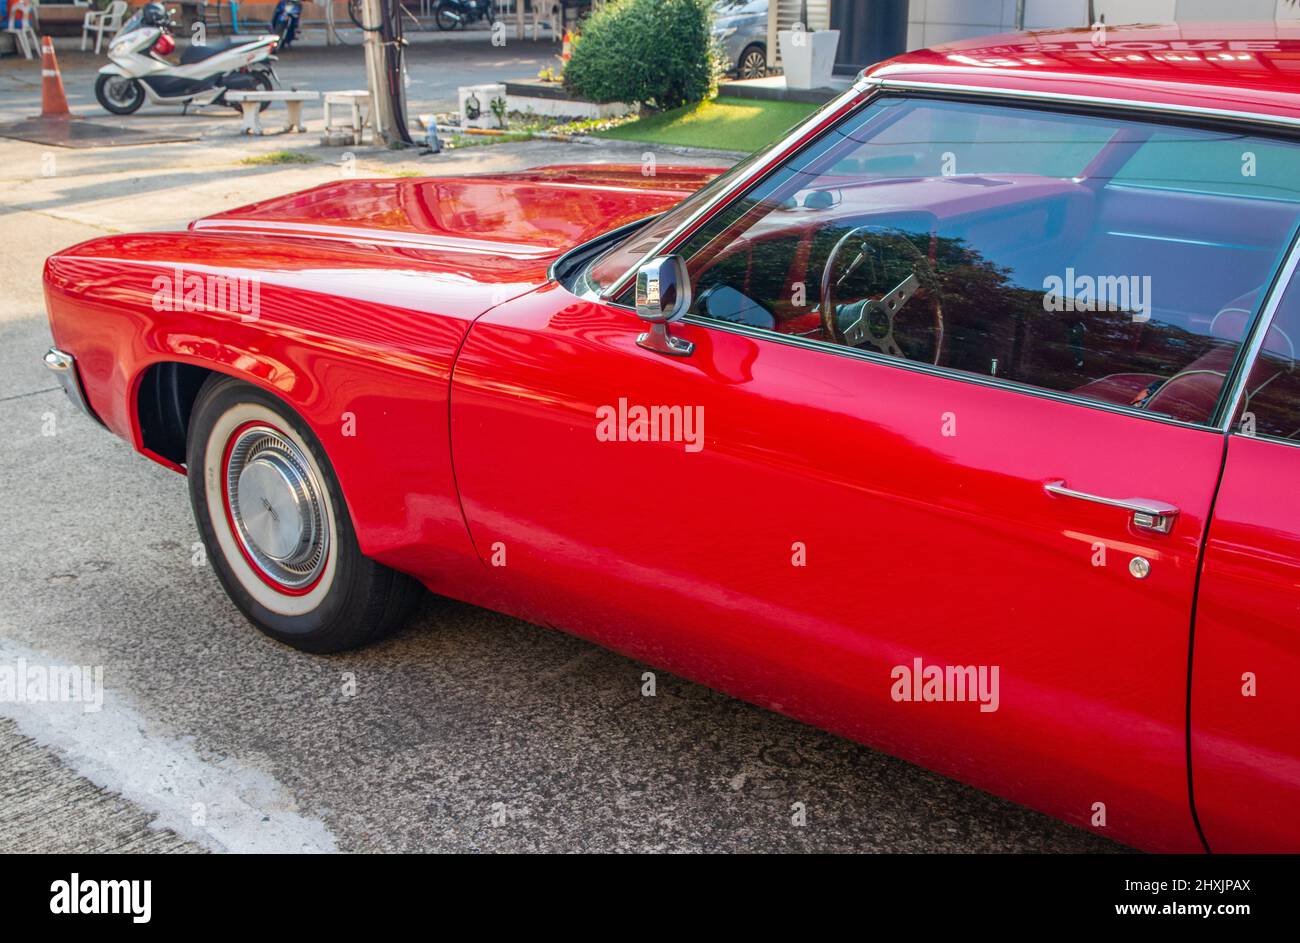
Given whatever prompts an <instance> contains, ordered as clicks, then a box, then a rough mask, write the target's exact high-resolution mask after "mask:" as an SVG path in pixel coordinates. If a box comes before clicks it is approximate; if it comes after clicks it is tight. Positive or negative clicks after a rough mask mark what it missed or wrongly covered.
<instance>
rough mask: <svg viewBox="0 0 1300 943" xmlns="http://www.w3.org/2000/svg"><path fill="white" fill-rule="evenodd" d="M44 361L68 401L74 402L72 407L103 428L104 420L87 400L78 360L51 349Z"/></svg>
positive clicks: (55, 348)
mask: <svg viewBox="0 0 1300 943" xmlns="http://www.w3.org/2000/svg"><path fill="white" fill-rule="evenodd" d="M44 359H45V366H46V367H48V368H49V370H50V372H51V373H53V374H54V376H55V377H56V378H57V379H58V381H59V386H61V387H62V388H63V392H64V393H66V394H67V397H68V399H70V400H72V405H73V406H76V407H77V408H78V409H79V410H81V411H82V412H83V413H85V414H86V415H87V416H89V417H90V418H91V419H93V420H95V422H97V423H99V424H100V425H101V426H102V425H103V424H104V422H103V420H102V419H100V418H99V417H98V416H96V415H95V411H94V410H93V409H91V408H90V401H89V400H87V399H86V391H85V389H84V388H83V387H82V385H81V376H80V374H79V373H78V372H77V360H76V358H75V357H73V356H72V354H69V353H65V352H64V351H62V350H59V348H57V347H51V348H50V349H49V350H47V351H46V352H45V358H44Z"/></svg>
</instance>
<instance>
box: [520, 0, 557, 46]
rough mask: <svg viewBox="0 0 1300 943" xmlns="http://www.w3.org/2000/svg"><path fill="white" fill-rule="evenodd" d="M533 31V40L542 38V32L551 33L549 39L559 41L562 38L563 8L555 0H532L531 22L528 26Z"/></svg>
mask: <svg viewBox="0 0 1300 943" xmlns="http://www.w3.org/2000/svg"><path fill="white" fill-rule="evenodd" d="M528 28H529V29H531V30H532V31H533V40H534V41H536V40H538V39H541V38H542V30H544V29H549V30H550V31H551V39H553V40H557V41H558V40H559V39H560V38H561V37H563V36H564V6H563V5H562V4H559V3H556V2H555V0H533V22H532V23H531V24H529V26H528Z"/></svg>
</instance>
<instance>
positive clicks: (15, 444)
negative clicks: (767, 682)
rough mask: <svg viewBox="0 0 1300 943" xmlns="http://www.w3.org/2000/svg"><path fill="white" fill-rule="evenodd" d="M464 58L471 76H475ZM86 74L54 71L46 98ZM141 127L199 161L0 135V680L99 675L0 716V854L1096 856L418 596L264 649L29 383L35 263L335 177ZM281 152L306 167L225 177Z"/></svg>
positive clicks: (545, 153) (66, 410)
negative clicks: (19, 665)
mask: <svg viewBox="0 0 1300 943" xmlns="http://www.w3.org/2000/svg"><path fill="white" fill-rule="evenodd" d="M543 45H545V44H543ZM461 46H463V47H464V48H466V49H469V48H472V47H470V46H469V45H467V44H464V43H461V44H459V46H458V48H460V47H461ZM479 53H480V54H483V50H479ZM475 63H476V64H475V65H474V66H473V70H475V71H473V74H475V75H480V74H488V73H491V72H492V70H493V69H494V68H496V67H495V66H493V65H492V64H491V63H490V62H485V61H482V60H478V59H476V60H475ZM10 66H11V64H10V63H3V64H0V88H3V89H4V90H5V93H4V94H3V95H0V102H2V103H3V104H2V105H0V111H3V112H5V113H10V114H12V113H14V112H22V113H27V112H30V111H31V110H32V109H33V107H35V101H36V98H38V96H39V89H36V90H35V91H33V89H31V88H27V89H26V90H25V91H22V90H16V89H20V87H19V86H18V85H15V84H14V82H15V81H16V79H15V77H14V75H13V74H11V72H10ZM358 68H359V67H358ZM528 69H533V71H535V68H533V67H532V66H531V65H528V66H527V67H525V66H524V65H522V64H521V65H519V66H518V71H519V72H524V73H526V72H527V71H528ZM82 71H83V70H78V69H76V68H74V69H72V70H69V69H68V66H67V64H66V63H65V80H67V79H68V77H69V75H70V74H71V75H72V76H73V77H74V78H78V81H79V80H80V78H82V77H84V76H83V74H82ZM285 71H286V73H288V66H287V65H286V70H285ZM330 75H334V73H330ZM334 78H337V81H338V82H340V83H341V84H342V85H347V84H349V83H355V82H356V81H357V80H358V79H359V73H358V75H356V76H353V75H351V74H338V75H336V76H334ZM330 80H331V81H332V80H333V79H330ZM475 80H476V81H477V79H475ZM315 81H325V78H324V76H321V77H317V78H314V79H313V82H315ZM429 81H430V82H431V83H435V82H436V83H442V84H441V85H438V88H445V87H448V85H450V87H453V88H454V85H455V84H462V83H463V80H462V79H461V78H458V77H457V76H455V75H447V76H442V77H438V78H436V79H435V78H434V77H432V76H431V77H430V79H429ZM4 83H7V84H4ZM70 84H72V83H70ZM82 84H84V83H82ZM76 87H78V88H80V87H81V86H80V85H77V86H76ZM430 88H433V85H431V86H430ZM11 93H12V94H11ZM81 94H82V95H83V98H82V99H81V100H79V101H77V102H74V105H75V106H76V107H78V108H82V109H84V108H85V102H84V92H83V93H81ZM442 94H443V92H440V91H436V90H435V91H431V92H430V93H429V95H430V97H429V98H428V101H429V102H430V103H431V104H432V103H436V101H437V100H438V96H439V95H442ZM15 96H18V97H15ZM6 120H7V119H6ZM140 120H141V121H144V122H155V123H158V122H164V121H167V122H176V121H184V122H186V123H187V124H190V125H192V126H195V127H202V128H204V129H205V137H204V139H203V140H202V141H200V142H198V143H196V144H188V145H161V146H155V147H146V148H121V149H116V148H115V149H109V150H96V151H57V152H55V153H54V158H53V160H54V173H53V175H52V176H43V169H44V168H46V167H47V166H48V160H49V158H47V157H45V155H46V154H47V153H48V152H49V149H45V148H41V147H37V146H35V145H30V144H24V143H21V142H15V141H6V140H0V244H2V245H3V249H2V250H0V442H2V443H4V448H2V449H0V665H3V664H11V665H12V664H15V663H16V662H17V661H18V660H20V659H21V660H23V662H24V663H25V664H27V665H29V666H30V665H36V666H42V665H46V666H48V665H56V666H59V665H61V666H72V665H77V666H87V667H98V668H102V677H103V692H102V693H103V705H102V708H101V709H99V710H97V711H91V712H86V711H85V710H83V708H84V706H85V705H78V704H58V705H51V704H46V705H41V704H12V703H0V851H52V850H124V851H125V850H175V851H192V850H218V851H219V850H251V849H257V848H281V849H284V850H294V851H300V850H322V851H329V850H344V851H571V850H587V851H803V850H809V851H812V850H818V851H962V852H973V851H1034V850H1049V851H1101V850H1116V848H1117V846H1113V845H1110V844H1108V843H1107V842H1105V841H1104V840H1102V839H1100V838H1098V837H1096V836H1093V835H1091V834H1088V833H1085V832H1082V831H1079V830H1077V829H1073V828H1070V827H1068V826H1065V825H1062V824H1059V823H1057V822H1054V821H1052V820H1050V819H1048V818H1046V817H1044V816H1041V815H1039V814H1037V813H1034V812H1030V811H1028V810H1025V809H1022V808H1019V807H1016V806H1013V805H1011V804H1009V803H1006V802H1003V801H1001V800H998V799H995V798H993V797H991V796H988V795H986V794H984V793H980V792H978V791H976V790H973V789H969V788H967V787H964V786H961V785H958V784H956V783H954V782H952V781H950V780H946V779H944V778H942V777H939V776H936V775H933V774H930V773H928V772H926V771H924V770H921V769H919V768H917V767H914V766H910V765H908V764H906V763H903V762H900V761H898V760H894V759H891V758H889V757H886V756H884V755H882V754H879V753H876V752H873V751H871V750H868V749H866V748H864V747H860V746H857V745H855V744H852V743H849V742H847V741H844V740H842V739H839V738H837V737H833V736H831V735H829V734H825V733H822V732H820V731H817V730H815V729H812V728H810V727H807V726H804V725H802V724H799V723H796V722H794V721H792V720H788V719H786V718H783V717H781V716H778V715H776V714H772V713H769V712H767V711H764V710H761V709H759V708H757V707H753V706H750V705H748V704H744V703H742V702H740V701H736V700H734V699H732V698H729V697H726V696H724V695H721V694H718V693H715V692H713V691H710V690H707V689H705V688H702V687H700V686H698V685H695V684H692V683H690V682H687V681H684V680H681V679H679V678H675V677H673V676H671V675H667V674H666V673H663V672H659V673H658V696H657V697H654V698H646V697H642V696H641V693H640V686H641V675H642V673H643V672H644V671H646V670H648V667H647V666H645V665H641V664H638V663H635V662H632V661H630V660H628V659H626V658H623V657H621V656H619V655H615V654H611V653H609V652H606V651H603V650H601V649H599V648H596V647H594V646H592V645H590V644H588V643H586V642H583V641H580V640H577V639H574V638H571V637H569V636H566V635H563V634H561V633H559V632H555V631H551V630H547V629H542V628H538V627H535V626H531V625H527V624H524V623H521V622H518V621H515V620H513V619H509V618H506V617H504V616H500V615H497V614H494V613H491V612H486V611H483V610H479V609H475V608H473V607H469V606H464V605H461V604H458V603H453V602H449V601H446V600H440V599H435V598H430V599H428V601H427V602H426V603H425V604H424V606H423V609H422V611H421V613H420V616H419V618H418V620H417V622H416V624H415V626H414V627H412V628H411V629H409V630H407V631H406V632H404V633H402V634H400V635H399V636H397V637H396V638H393V639H391V640H389V641H386V642H384V643H382V644H380V645H377V646H375V647H373V648H370V649H367V650H365V651H361V652H356V653H352V654H348V655H343V656H333V657H315V656H310V655H304V654H302V653H299V652H296V651H293V650H290V649H288V648H286V647H283V646H281V645H278V644H276V643H274V642H272V641H270V640H268V639H266V638H265V637H263V636H262V635H260V634H259V633H258V632H256V631H255V630H254V629H253V628H252V627H250V626H249V625H247V624H246V623H245V622H244V621H243V620H242V619H241V618H240V616H239V614H238V613H237V612H236V611H235V609H234V608H233V606H231V604H230V603H229V602H228V601H227V599H226V597H225V596H224V594H223V593H222V591H221V589H220V587H219V586H218V584H217V581H216V578H215V577H214V575H213V573H212V572H211V570H210V568H208V567H207V565H206V563H205V561H203V560H202V558H201V554H199V555H196V552H195V548H196V541H197V540H198V536H197V532H196V530H195V527H194V524H193V522H192V520H191V517H190V511H189V506H188V501H187V497H186V491H185V487H184V481H183V479H181V478H180V477H179V476H177V475H175V474H173V473H171V472H168V471H166V470H164V469H162V468H160V467H158V466H156V465H154V464H152V463H150V462H148V461H147V460H145V459H143V458H140V457H139V456H136V455H135V454H133V453H132V452H131V450H130V448H129V447H128V446H127V445H126V444H125V443H122V442H119V441H118V440H116V439H114V438H113V437H111V436H109V435H108V434H106V433H105V432H103V431H102V430H100V429H99V428H97V427H96V426H94V425H93V424H92V423H91V422H90V421H89V420H87V419H85V418H83V417H81V416H79V415H77V414H76V413H75V412H74V411H73V410H72V408H71V407H70V406H69V404H67V402H66V401H65V400H64V398H63V396H62V394H60V393H58V392H56V391H54V389H53V384H52V382H51V381H50V379H49V378H48V377H47V376H46V375H45V371H44V369H43V367H41V366H40V363H39V360H40V355H41V354H42V352H43V351H44V350H45V348H46V347H47V346H48V344H49V333H48V328H47V326H46V322H45V317H44V311H43V303H42V298H41V292H40V271H41V264H42V261H43V260H44V258H45V256H46V255H48V254H49V253H50V252H53V251H55V250H57V249H60V248H63V247H65V246H67V245H69V244H71V243H75V242H77V241H80V240H83V239H86V238H90V237H93V236H96V235H99V234H101V233H105V232H113V231H130V230H138V229H146V228H178V227H181V226H183V225H184V224H185V223H186V222H187V221H188V220H189V219H190V218H192V217H194V216H198V215H201V214H204V213H209V212H214V211H217V210H220V209H226V208H229V207H232V206H236V205H239V204H241V203H246V202H249V201H251V200H254V199H257V198H260V197H263V196H269V195H272V194H277V193H284V192H288V191H291V190H294V189H298V188H301V187H305V186H310V185H313V184H316V183H320V182H324V181H326V180H333V179H338V178H339V176H340V174H342V173H343V172H344V168H343V166H341V150H340V149H325V148H318V147H316V146H315V144H314V139H313V138H311V137H310V136H309V138H308V139H300V141H295V140H294V139H292V138H279V139H270V140H262V141H250V140H247V139H241V138H238V137H235V136H234V134H233V129H234V127H235V126H236V125H237V120H236V119H235V118H234V117H233V116H230V117H225V116H221V117H211V118H202V117H199V118H195V117H188V118H184V119H182V118H180V117H179V116H175V115H171V116H153V117H148V116H146V117H143V118H141V119H140ZM290 144H293V145H295V146H301V147H302V148H303V149H304V150H308V151H310V152H311V153H313V154H314V155H316V156H318V157H320V158H321V159H320V160H319V161H318V162H317V163H313V164H307V165H294V166H248V165H244V164H242V163H240V160H241V159H242V158H243V157H246V156H249V155H255V154H258V153H264V152H266V151H268V150H273V149H278V148H281V147H284V146H287V145H290ZM643 149H644V148H643V146H642V145H599V146H594V145H586V146H582V145H559V144H554V143H547V142H527V143H522V144H507V145H499V146H494V147H478V148H472V149H467V150H463V151H457V152H453V153H450V154H446V155H443V156H441V157H437V158H419V157H417V156H414V155H412V154H410V153H402V154H395V153H389V152H383V151H366V152H358V155H357V161H358V163H357V168H356V173H357V175H358V176H366V175H379V174H393V173H431V174H434V173H442V172H460V171H468V170H488V169H508V168H518V167H526V166H534V165H538V164H545V163H555V162H571V161H598V160H632V161H635V160H637V159H638V155H639V154H640V152H641V151H642V150H643ZM666 159H668V158H667V157H665V156H661V157H660V162H661V163H662V162H663V161H664V160H666ZM673 159H675V160H679V161H683V162H695V163H717V162H718V158H716V157H701V156H699V155H674V156H673ZM797 802H799V803H803V804H804V806H805V807H806V809H807V824H806V825H805V826H802V827H799V826H795V825H793V824H792V821H791V807H792V805H793V804H794V803H797Z"/></svg>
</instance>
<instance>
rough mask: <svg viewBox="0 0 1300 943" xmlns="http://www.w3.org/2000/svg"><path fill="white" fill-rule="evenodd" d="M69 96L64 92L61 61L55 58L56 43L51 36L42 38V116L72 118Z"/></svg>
mask: <svg viewBox="0 0 1300 943" xmlns="http://www.w3.org/2000/svg"><path fill="white" fill-rule="evenodd" d="M71 116H72V112H70V111H68V96H67V95H65V94H63V76H61V75H59V62H58V60H57V59H55V58H54V43H52V42H51V41H50V37H48V36H45V37H43V38H42V39H41V117H42V118H70V117H71Z"/></svg>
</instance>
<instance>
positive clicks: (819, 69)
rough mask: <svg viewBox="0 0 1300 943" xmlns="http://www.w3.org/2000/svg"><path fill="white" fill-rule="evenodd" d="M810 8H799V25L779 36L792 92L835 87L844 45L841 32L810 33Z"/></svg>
mask: <svg viewBox="0 0 1300 943" xmlns="http://www.w3.org/2000/svg"><path fill="white" fill-rule="evenodd" d="M807 24H808V4H807V2H806V0H805V2H803V3H801V4H799V22H797V23H795V24H794V26H793V28H791V29H783V30H780V31H779V32H778V33H777V43H778V46H779V48H780V50H781V65H782V66H783V67H784V69H785V84H786V86H787V87H788V88H824V87H825V86H827V85H830V84H831V72H832V70H833V69H834V68H835V49H836V48H837V47H838V46H839V44H840V31H839V30H837V29H819V30H809V29H808V26H807Z"/></svg>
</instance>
